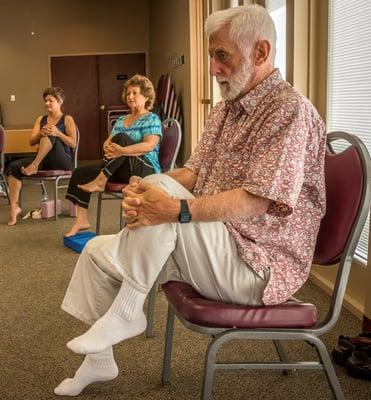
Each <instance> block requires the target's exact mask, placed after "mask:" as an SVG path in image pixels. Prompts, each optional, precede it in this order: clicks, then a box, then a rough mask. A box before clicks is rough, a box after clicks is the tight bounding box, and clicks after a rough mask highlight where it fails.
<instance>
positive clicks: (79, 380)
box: [54, 347, 118, 396]
mask: <svg viewBox="0 0 371 400" xmlns="http://www.w3.org/2000/svg"><path fill="white" fill-rule="evenodd" d="M117 375H118V368H117V364H116V362H115V359H114V357H113V350H112V347H109V348H108V349H106V350H104V351H102V352H101V353H98V354H88V355H87V356H86V357H85V358H84V361H83V362H82V364H81V365H80V367H79V369H78V370H77V371H76V373H75V376H74V377H73V378H67V379H65V380H64V381H63V382H61V383H60V384H59V385H58V386H57V387H56V388H55V389H54V393H55V394H57V395H59V396H77V395H79V394H80V393H81V392H82V391H83V390H84V389H85V388H86V386H88V385H90V384H91V383H93V382H103V381H110V380H112V379H115V378H116V376H117Z"/></svg>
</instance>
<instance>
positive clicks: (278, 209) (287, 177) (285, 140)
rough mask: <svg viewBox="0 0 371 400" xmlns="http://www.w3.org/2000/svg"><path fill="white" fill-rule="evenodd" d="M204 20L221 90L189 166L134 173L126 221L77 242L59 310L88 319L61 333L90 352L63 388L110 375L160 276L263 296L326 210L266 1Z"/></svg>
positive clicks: (300, 276)
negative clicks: (84, 327)
mask: <svg viewBox="0 0 371 400" xmlns="http://www.w3.org/2000/svg"><path fill="white" fill-rule="evenodd" d="M205 31H206V34H207V36H208V39H209V55H210V73H211V75H213V76H215V77H216V79H217V82H218V84H219V86H220V90H221V94H222V97H223V98H224V100H223V101H221V102H220V103H218V104H217V105H216V106H215V107H214V109H213V110H212V112H211V114H210V116H209V118H208V121H207V124H206V126H205V129H204V133H203V136H202V139H201V141H200V142H199V143H198V145H197V147H196V149H195V151H194V153H193V154H192V156H191V157H190V159H189V160H188V161H187V162H186V164H185V166H184V168H179V169H175V170H174V171H171V172H169V173H167V174H162V175H161V174H158V175H151V176H148V177H146V178H144V179H140V178H136V177H133V178H132V179H131V181H130V184H129V185H128V186H127V188H126V189H124V200H123V209H124V217H125V219H126V223H127V225H126V227H125V228H124V229H123V230H122V231H121V232H119V233H118V234H117V235H106V236H99V237H96V238H95V239H93V240H91V241H90V242H89V243H88V244H87V246H86V247H85V249H84V251H83V252H82V254H81V256H80V258H79V260H78V262H77V264H76V267H75V270H74V273H73V276H72V278H71V282H70V285H69V287H68V289H67V292H66V295H65V298H64V300H63V303H62V309H63V310H65V311H66V312H68V313H70V314H71V315H73V316H74V317H76V318H78V319H80V320H82V321H84V322H86V323H87V324H91V325H92V326H91V327H90V329H89V330H88V331H87V332H86V333H84V334H83V335H81V336H79V337H77V338H75V339H73V340H71V341H70V342H68V343H67V347H68V348H69V349H70V350H72V351H73V352H75V353H78V354H85V355H86V356H85V359H84V361H83V363H82V365H81V366H80V367H79V369H78V370H77V372H76V373H75V375H74V377H73V378H69V379H65V380H64V381H63V382H62V383H61V384H60V385H59V386H58V387H57V388H56V389H55V393H56V394H58V395H67V396H75V395H78V394H79V393H80V392H81V391H82V390H83V389H84V388H85V387H86V386H87V385H89V384H91V383H93V382H97V381H108V380H111V379H114V378H115V377H116V376H117V374H118V368H117V365H116V362H115V359H114V355H113V345H115V344H117V343H119V342H121V341H123V340H126V339H129V338H131V337H133V336H135V335H139V334H140V333H142V332H143V331H144V330H145V328H146V318H145V315H144V313H143V303H144V301H145V298H146V296H147V294H148V292H149V291H150V289H151V287H152V285H153V284H154V283H155V282H156V280H157V281H159V282H166V281H169V280H178V281H183V282H187V283H188V284H190V285H192V286H193V287H194V289H195V290H197V291H198V292H199V293H200V294H202V295H203V296H205V297H206V298H210V299H213V300H220V301H223V302H230V303H234V304H241V305H262V304H267V305H268V304H277V303H281V302H284V301H286V300H287V299H288V298H289V297H290V296H292V295H293V294H294V293H295V292H296V291H297V290H298V289H299V288H300V287H301V286H302V285H303V284H304V282H305V281H306V279H307V278H308V274H309V269H310V266H311V261H312V257H313V252H314V247H315V242H316V236H317V233H318V229H319V224H320V220H321V218H322V217H323V215H324V212H325V189H324V154H325V142H326V134H325V126H324V123H323V122H322V120H321V118H320V117H319V115H318V113H317V112H316V110H315V109H314V107H313V106H312V105H311V103H310V102H309V101H308V100H307V99H306V98H304V97H303V96H302V95H301V94H300V93H298V92H297V91H296V90H295V89H294V88H293V87H292V86H291V85H290V84H289V83H287V82H286V81H284V80H283V79H282V77H281V75H280V72H279V70H278V69H275V68H274V57H275V43H276V33H275V28H274V24H273V21H272V19H271V18H270V16H269V14H268V13H267V12H266V11H265V9H264V8H261V7H259V6H246V7H236V8H231V9H228V10H224V11H218V12H216V13H214V14H212V15H211V16H209V18H208V19H207V21H206V27H205Z"/></svg>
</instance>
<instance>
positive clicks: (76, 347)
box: [67, 280, 147, 354]
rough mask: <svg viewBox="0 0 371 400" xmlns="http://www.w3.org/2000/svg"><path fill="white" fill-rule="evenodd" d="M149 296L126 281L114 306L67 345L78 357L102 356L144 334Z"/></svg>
mask: <svg viewBox="0 0 371 400" xmlns="http://www.w3.org/2000/svg"><path fill="white" fill-rule="evenodd" d="M145 298H146V294H144V293H142V292H140V291H138V290H137V289H135V288H134V287H133V286H131V285H130V284H129V283H128V282H126V281H125V280H124V281H123V282H122V285H121V288H120V290H119V292H118V294H117V296H116V298H115V300H114V301H113V303H112V305H111V307H110V308H109V309H108V311H107V312H106V314H104V315H103V317H102V318H100V319H98V321H96V322H95V324H94V325H93V326H92V327H91V328H90V329H89V330H88V331H87V332H86V333H84V334H83V335H81V336H78V337H77V338H75V339H73V340H71V341H70V342H68V343H67V347H68V348H69V349H70V350H72V351H73V352H75V353H78V354H92V353H100V352H101V351H103V350H104V349H106V348H108V347H110V346H113V345H114V344H116V343H119V342H121V341H123V340H125V339H128V338H130V337H133V336H136V335H139V334H141V333H142V332H144V330H145V329H146V326H147V320H146V317H145V315H144V313H143V304H144V300H145Z"/></svg>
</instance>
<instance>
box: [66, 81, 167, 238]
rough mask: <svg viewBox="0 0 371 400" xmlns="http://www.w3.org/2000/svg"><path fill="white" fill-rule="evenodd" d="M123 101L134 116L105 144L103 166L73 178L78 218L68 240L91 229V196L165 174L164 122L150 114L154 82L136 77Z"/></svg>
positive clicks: (127, 85) (117, 126)
mask: <svg viewBox="0 0 371 400" xmlns="http://www.w3.org/2000/svg"><path fill="white" fill-rule="evenodd" d="M122 98H123V101H124V102H125V103H127V105H128V107H129V108H130V111H131V113H130V114H128V115H124V116H122V117H120V118H119V119H118V120H117V121H116V124H115V126H114V127H113V129H112V132H111V134H110V135H109V137H108V138H107V140H106V141H105V142H104V144H103V151H104V159H103V160H102V163H101V164H99V165H96V166H92V165H89V166H85V167H79V168H76V169H75V171H74V172H73V174H72V177H71V180H70V184H69V187H68V189H67V193H66V198H67V199H68V200H71V201H72V202H73V203H74V204H76V205H77V218H76V221H75V222H74V224H73V226H72V228H71V229H70V230H69V231H68V232H67V233H66V234H65V236H66V237H69V236H73V235H75V234H76V233H77V232H79V231H80V230H83V229H88V228H89V227H90V224H89V220H88V207H89V201H90V196H91V193H94V192H103V191H104V188H105V186H106V183H107V181H108V180H109V181H111V182H128V181H129V179H130V177H131V176H132V175H137V176H140V177H145V176H147V175H151V174H153V173H157V172H160V171H161V168H160V163H159V160H158V153H159V147H160V146H159V142H160V140H161V137H162V131H161V120H160V118H159V117H158V116H157V115H156V114H154V113H152V112H150V110H151V109H152V106H153V103H154V100H155V91H154V88H153V85H152V83H151V81H150V80H149V79H148V78H146V77H144V76H141V75H134V76H133V77H132V78H130V79H129V80H128V81H127V82H126V83H125V86H124V90H123V93H122Z"/></svg>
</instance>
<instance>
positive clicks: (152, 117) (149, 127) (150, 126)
mask: <svg viewBox="0 0 371 400" xmlns="http://www.w3.org/2000/svg"><path fill="white" fill-rule="evenodd" d="M126 118H128V115H122V116H121V117H119V118H118V119H117V121H116V123H115V125H114V127H113V128H112V131H111V134H112V136H115V135H117V134H118V133H125V134H126V135H128V136H129V137H130V138H131V139H132V140H133V141H134V142H135V143H141V142H143V138H144V136H147V135H159V136H160V140H161V139H162V129H161V120H160V118H159V117H158V115H156V114H154V113H151V112H150V113H148V114H145V115H143V116H142V117H140V118H138V119H137V120H135V121H134V122H133V123H132V124H131V125H130V126H128V127H127V128H126V127H125V126H124V121H125V119H126ZM159 149H160V145H159V144H156V146H155V148H154V149H153V150H152V151H149V152H148V153H146V154H144V155H143V156H141V157H143V159H144V160H145V161H146V162H147V163H149V164H151V166H152V167H153V171H154V172H156V173H157V172H161V167H160V163H159V160H158V153H159Z"/></svg>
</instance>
